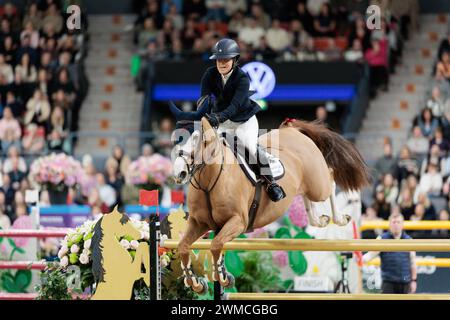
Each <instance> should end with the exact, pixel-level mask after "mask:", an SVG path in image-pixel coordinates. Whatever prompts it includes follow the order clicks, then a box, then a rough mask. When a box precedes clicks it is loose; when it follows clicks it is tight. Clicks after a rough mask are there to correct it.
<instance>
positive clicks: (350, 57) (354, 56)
mask: <svg viewBox="0 0 450 320" xmlns="http://www.w3.org/2000/svg"><path fill="white" fill-rule="evenodd" d="M344 58H345V60H347V61H352V62H363V61H364V52H363V50H362V45H361V41H360V40H359V39H357V38H356V39H354V40H353V43H352V46H351V47H350V48H349V49H348V50H347V51H345V53H344Z"/></svg>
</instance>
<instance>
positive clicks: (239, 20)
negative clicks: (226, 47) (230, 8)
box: [228, 11, 245, 38]
mask: <svg viewBox="0 0 450 320" xmlns="http://www.w3.org/2000/svg"><path fill="white" fill-rule="evenodd" d="M244 26H245V16H244V13H243V12H242V11H237V12H235V13H234V14H233V15H232V16H231V20H230V21H229V22H228V34H229V35H230V37H232V38H235V37H237V36H238V34H239V30H241V29H242V28H243V27H244Z"/></svg>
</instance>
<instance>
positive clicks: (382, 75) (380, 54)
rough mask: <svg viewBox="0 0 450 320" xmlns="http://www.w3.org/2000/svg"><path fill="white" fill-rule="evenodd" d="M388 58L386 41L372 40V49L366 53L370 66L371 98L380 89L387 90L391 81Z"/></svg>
mask: <svg viewBox="0 0 450 320" xmlns="http://www.w3.org/2000/svg"><path fill="white" fill-rule="evenodd" d="M387 56H388V54H387V41H386V40H372V42H371V47H370V48H369V49H367V50H366V51H365V54H364V57H365V59H366V61H367V63H368V64H369V66H370V90H371V96H374V95H375V94H376V90H377V89H378V88H380V87H381V88H382V89H383V90H384V91H386V90H387V87H388V81H389V75H388V60H387Z"/></svg>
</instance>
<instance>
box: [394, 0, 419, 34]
mask: <svg viewBox="0 0 450 320" xmlns="http://www.w3.org/2000/svg"><path fill="white" fill-rule="evenodd" d="M388 10H389V12H390V13H391V15H392V20H396V21H398V22H399V25H400V33H401V35H402V37H403V38H404V39H406V40H408V39H409V32H410V30H409V29H410V28H411V29H412V30H417V28H418V22H419V1H418V0H408V1H389V4H388Z"/></svg>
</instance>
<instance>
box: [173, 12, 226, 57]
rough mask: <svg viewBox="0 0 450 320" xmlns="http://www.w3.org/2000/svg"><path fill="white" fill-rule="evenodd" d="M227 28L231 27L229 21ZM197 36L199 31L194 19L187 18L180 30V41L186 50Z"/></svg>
mask: <svg viewBox="0 0 450 320" xmlns="http://www.w3.org/2000/svg"><path fill="white" fill-rule="evenodd" d="M228 28H229V29H230V28H231V21H230V24H229V26H228ZM198 38H200V33H199V32H198V31H197V29H196V25H195V20H194V19H187V21H186V25H185V26H184V29H183V30H182V31H181V41H182V43H183V47H184V48H185V49H187V50H191V49H192V47H193V46H194V42H195V40H196V39H198Z"/></svg>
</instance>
